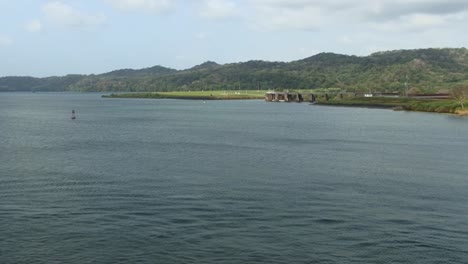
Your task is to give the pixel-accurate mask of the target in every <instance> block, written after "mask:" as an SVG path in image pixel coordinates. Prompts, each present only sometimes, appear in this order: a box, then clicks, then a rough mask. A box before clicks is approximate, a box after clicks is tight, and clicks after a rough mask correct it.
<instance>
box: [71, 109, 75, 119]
mask: <svg viewBox="0 0 468 264" xmlns="http://www.w3.org/2000/svg"><path fill="white" fill-rule="evenodd" d="M71 119H73V120H75V119H76V115H75V110H74V109H73V110H72V115H71Z"/></svg>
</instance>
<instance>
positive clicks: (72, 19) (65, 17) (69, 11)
mask: <svg viewBox="0 0 468 264" xmlns="http://www.w3.org/2000/svg"><path fill="white" fill-rule="evenodd" d="M42 11H43V13H44V14H45V16H46V18H47V19H48V20H49V21H51V22H53V23H56V24H58V25H60V26H63V27H67V28H76V29H94V28H96V27H98V26H101V25H103V24H104V23H105V21H106V17H105V16H104V15H103V14H95V15H90V14H85V13H82V12H80V11H79V10H76V9H74V8H73V7H72V6H69V5H67V4H64V3H62V2H60V1H54V2H48V3H46V4H45V5H43V6H42Z"/></svg>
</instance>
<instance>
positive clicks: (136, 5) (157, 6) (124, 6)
mask: <svg viewBox="0 0 468 264" xmlns="http://www.w3.org/2000/svg"><path fill="white" fill-rule="evenodd" d="M105 1H106V2H107V3H109V4H111V5H112V6H113V7H114V8H117V9H119V10H122V11H146V12H147V11H149V12H154V13H163V12H166V11H168V10H170V9H172V8H173V6H174V1H171V0H105Z"/></svg>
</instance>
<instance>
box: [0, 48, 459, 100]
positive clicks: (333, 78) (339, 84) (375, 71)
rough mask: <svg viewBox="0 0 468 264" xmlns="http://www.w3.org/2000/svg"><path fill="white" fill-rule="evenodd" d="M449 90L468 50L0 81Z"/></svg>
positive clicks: (107, 86) (96, 86)
mask: <svg viewBox="0 0 468 264" xmlns="http://www.w3.org/2000/svg"><path fill="white" fill-rule="evenodd" d="M405 83H408V87H409V89H410V90H411V91H413V92H431V93H433V92H437V91H447V90H449V89H451V88H452V87H455V86H457V85H460V84H467V83H468V50H467V49H466V48H458V49H448V48H447V49H419V50H396V51H386V52H378V53H374V54H371V55H369V56H365V57H358V56H348V55H340V54H334V53H320V54H317V55H314V56H312V57H309V58H305V59H302V60H298V61H293V62H289V63H285V62H267V61H248V62H242V63H231V64H224V65H220V64H217V63H215V62H211V61H208V62H205V63H203V64H200V65H197V66H195V67H193V68H190V69H187V70H174V69H169V68H165V67H161V66H155V67H151V68H145V69H140V70H133V69H122V70H116V71H112V72H109V73H104V74H98V75H67V76H63V77H47V78H33V77H2V78H0V91H82V92H87V91H90V92H91V91H93V92H119V91H128V92H136V91H138V92H157V91H160V92H161V91H188V90H190V91H201V90H237V89H243V90H247V89H250V90H271V89H276V90H282V89H316V88H330V87H335V88H340V89H343V90H347V91H378V92H404V91H405Z"/></svg>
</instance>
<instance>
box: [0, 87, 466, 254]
mask: <svg viewBox="0 0 468 264" xmlns="http://www.w3.org/2000/svg"><path fill="white" fill-rule="evenodd" d="M72 109H75V110H76V111H77V119H76V120H71V119H70V114H71V110H72ZM467 131H468V119H467V118H460V117H456V116H450V115H438V114H426V113H408V112H393V111H389V110H380V109H359V108H333V107H321V106H310V105H308V104H306V103H303V104H296V103H266V102H263V101H257V100H254V101H208V102H206V103H203V102H202V101H189V100H147V99H146V100H145V99H102V98H100V95H99V94H56V93H36V94H29V93H24V94H22V93H3V94H0V262H1V263H118V262H121V263H466V261H467V260H468V214H467V212H468V195H467V190H468V173H467V172H468V159H467V157H466V150H467V149H468V138H467V136H466V135H467Z"/></svg>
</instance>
